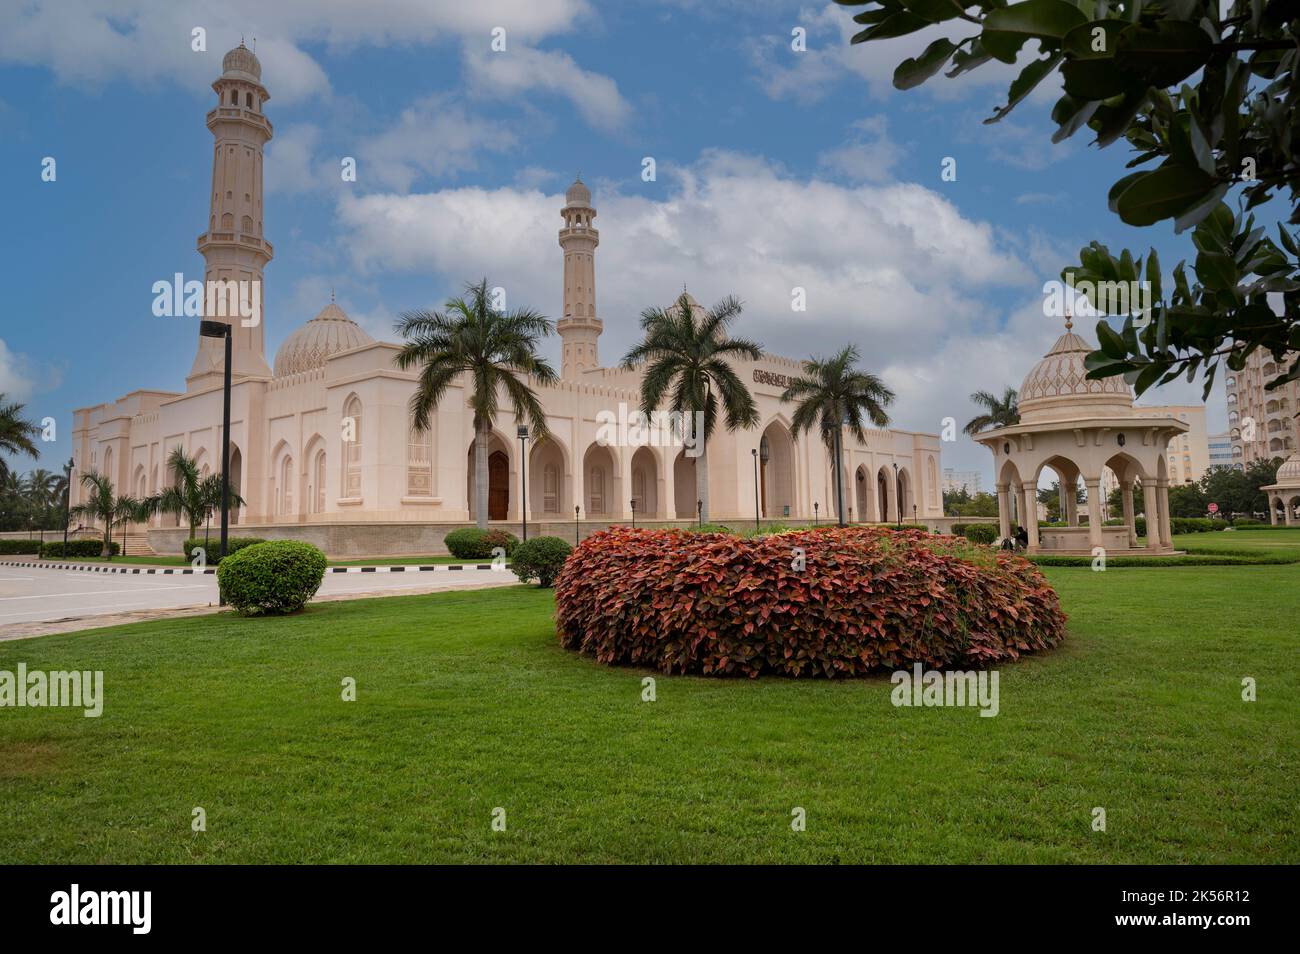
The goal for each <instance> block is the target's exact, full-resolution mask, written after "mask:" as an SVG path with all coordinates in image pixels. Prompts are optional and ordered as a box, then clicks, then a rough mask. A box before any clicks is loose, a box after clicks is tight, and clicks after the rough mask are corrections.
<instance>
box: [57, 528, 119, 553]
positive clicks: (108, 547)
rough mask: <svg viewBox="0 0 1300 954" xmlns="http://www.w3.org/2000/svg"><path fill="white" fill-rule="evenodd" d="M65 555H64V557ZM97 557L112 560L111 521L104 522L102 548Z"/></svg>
mask: <svg viewBox="0 0 1300 954" xmlns="http://www.w3.org/2000/svg"><path fill="white" fill-rule="evenodd" d="M66 555H67V554H64V556H66ZM99 555H100V556H101V557H107V558H108V559H110V560H111V559H113V521H112V520H108V519H105V520H104V546H103V547H102V548H101V549H100V551H99Z"/></svg>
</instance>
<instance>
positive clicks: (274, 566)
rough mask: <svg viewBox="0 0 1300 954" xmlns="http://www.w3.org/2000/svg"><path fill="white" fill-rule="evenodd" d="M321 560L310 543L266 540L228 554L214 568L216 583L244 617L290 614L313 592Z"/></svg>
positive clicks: (320, 572) (317, 584) (321, 573)
mask: <svg viewBox="0 0 1300 954" xmlns="http://www.w3.org/2000/svg"><path fill="white" fill-rule="evenodd" d="M325 562H326V561H325V554H323V553H321V552H320V550H318V549H317V548H316V547H314V546H312V545H311V544H310V543H300V542H298V541H297V540H270V541H268V542H266V543H256V544H253V545H252V546H248V547H244V548H243V549H242V550H240V551H238V552H237V553H231V554H228V555H227V556H226V558H225V559H224V560H222V561H221V565H220V566H218V567H217V585H218V586H219V587H220V588H221V596H222V597H223V598H224V599H225V601H226V602H227V603H229V604H230V605H231V606H233V607H234V608H235V609H237V610H239V611H240V612H241V613H243V614H245V615H246V616H253V615H256V614H259V613H262V614H267V615H273V614H278V613H293V612H296V611H297V610H300V609H302V608H303V606H304V605H306V603H307V601H308V600H309V599H311V598H312V597H313V596H315V595H316V590H318V589H319V588H320V584H321V580H323V579H324V578H325Z"/></svg>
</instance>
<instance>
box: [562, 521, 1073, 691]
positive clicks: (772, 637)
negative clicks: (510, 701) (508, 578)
mask: <svg viewBox="0 0 1300 954" xmlns="http://www.w3.org/2000/svg"><path fill="white" fill-rule="evenodd" d="M801 557H802V563H801V562H800V558H801ZM801 566H802V568H800V567H801ZM555 598H556V608H557V616H556V620H557V627H558V631H559V637H560V643H561V645H563V646H565V647H566V648H569V649H576V650H578V651H579V652H583V653H587V654H589V655H592V656H595V658H596V659H597V660H599V661H600V662H603V663H610V664H627V665H635V666H651V667H654V668H656V669H660V670H663V671H664V672H667V673H686V672H690V673H704V674H709V675H746V676H759V675H761V674H763V673H777V674H781V675H788V676H827V677H834V676H855V675H861V674H863V673H869V672H872V671H873V670H877V669H894V668H898V667H900V666H910V665H912V664H913V663H917V662H919V663H922V664H924V665H925V666H927V667H930V668H984V667H987V666H989V665H992V664H996V663H999V662H1003V661H1005V660H1011V659H1015V658H1017V657H1018V656H1020V654H1021V653H1031V652H1036V651H1039V650H1043V649H1050V648H1052V647H1053V646H1055V645H1056V644H1057V643H1059V642H1060V641H1061V639H1062V638H1064V636H1065V614H1064V613H1063V612H1062V611H1061V606H1060V601H1059V600H1058V599H1057V596H1056V591H1055V590H1053V589H1052V588H1051V587H1050V586H1049V585H1048V584H1047V581H1046V580H1045V579H1044V578H1043V576H1042V574H1041V573H1040V572H1039V571H1038V568H1037V567H1035V566H1034V565H1033V564H1032V563H1030V562H1029V561H1027V560H1024V559H1022V558H1021V557H1018V556H1015V555H1013V554H1010V553H1006V552H1001V551H995V550H993V549H991V548H989V547H983V546H978V545H976V544H972V543H970V542H969V541H966V540H962V539H960V538H957V537H950V536H935V535H931V534H928V533H926V532H925V531H924V530H919V529H912V530H891V529H888V528H884V527H849V528H845V529H839V528H831V529H810V530H798V531H794V532H790V533H783V534H778V535H772V536H767V537H762V538H758V539H741V538H739V537H735V536H731V535H729V534H721V533H709V534H693V533H687V532H685V531H681V530H632V529H628V528H615V529H611V530H605V531H601V532H599V533H596V534H593V535H592V536H590V537H588V538H587V539H586V540H584V541H583V543H582V545H581V546H579V547H578V548H577V549H575V550H574V551H573V554H572V555H571V556H570V557H569V559H568V561H567V562H566V563H565V565H564V569H563V570H562V571H561V572H560V575H559V578H558V579H557V581H556V584H555Z"/></svg>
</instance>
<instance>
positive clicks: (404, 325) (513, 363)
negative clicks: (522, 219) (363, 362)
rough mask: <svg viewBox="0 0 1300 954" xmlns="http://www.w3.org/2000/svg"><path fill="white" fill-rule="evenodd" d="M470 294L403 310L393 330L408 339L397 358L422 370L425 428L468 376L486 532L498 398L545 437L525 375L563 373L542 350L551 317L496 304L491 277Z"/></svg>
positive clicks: (419, 396)
mask: <svg viewBox="0 0 1300 954" xmlns="http://www.w3.org/2000/svg"><path fill="white" fill-rule="evenodd" d="M465 292H466V294H465V295H463V296H461V297H459V298H449V299H448V300H447V302H446V303H445V304H444V305H443V309H444V310H443V311H427V310H424V309H420V310H417V311H407V312H403V313H402V314H401V315H400V316H399V318H398V320H397V323H396V325H395V328H396V331H397V333H398V334H400V335H401V336H402V337H403V338H405V339H406V343H405V344H403V345H402V349H401V350H400V351H399V352H398V353H397V357H396V358H395V359H394V360H395V362H396V364H397V366H398V367H399V368H401V369H402V370H403V371H406V370H409V369H410V368H418V369H419V377H418V378H417V383H416V389H415V394H414V395H412V397H411V417H412V419H413V423H414V426H415V430H416V431H417V432H419V433H423V432H425V431H427V430H428V429H429V424H430V419H431V417H432V415H433V414H434V412H435V411H437V409H438V405H439V404H440V403H441V402H442V399H443V397H444V396H446V393H447V388H448V387H450V386H451V384H452V382H454V381H455V380H456V379H457V378H458V377H459V376H460V375H462V374H465V375H468V376H469V379H470V397H469V404H470V407H471V408H472V409H473V411H474V500H475V506H476V510H477V512H476V514H475V518H476V522H477V523H478V526H479V527H480V528H483V529H485V528H486V527H487V521H488V444H489V442H490V440H491V436H492V425H493V423H494V422H495V421H496V416H497V412H498V410H499V409H500V406H499V402H498V396H499V394H500V393H501V392H505V395H506V398H507V400H508V401H509V402H510V406H511V407H512V408H513V410H514V414H515V418H516V420H519V421H524V420H527V421H528V424H529V426H530V427H531V429H532V434H533V437H534V438H536V439H537V440H544V439H545V438H546V437H547V436H548V435H549V433H550V431H549V430H548V428H547V426H546V413H545V411H544V410H543V409H542V402H541V401H539V400H538V398H537V394H536V392H534V391H533V389H532V388H531V387H530V386H529V384H528V382H527V381H526V380H525V376H531V377H532V380H533V382H534V383H536V384H542V385H546V384H553V383H554V382H556V381H557V380H559V375H558V374H556V373H555V369H554V368H552V367H551V366H550V365H549V364H548V363H547V362H546V360H545V359H544V358H542V357H541V356H540V355H538V353H537V345H538V342H539V341H540V340H541V339H542V338H545V337H546V336H547V335H549V334H550V333H551V332H552V331H553V330H554V326H553V325H552V324H551V321H550V319H548V318H547V317H545V316H544V315H542V314H540V313H538V312H536V311H533V310H532V309H531V308H517V309H515V310H514V311H499V310H497V309H495V308H493V307H492V303H491V300H490V297H489V292H488V283H487V279H486V278H484V279H483V280H482V281H481V282H479V283H478V284H477V285H474V284H470V285H466V286H465Z"/></svg>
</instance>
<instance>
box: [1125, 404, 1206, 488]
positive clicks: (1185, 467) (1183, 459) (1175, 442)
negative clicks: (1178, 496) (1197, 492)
mask: <svg viewBox="0 0 1300 954" xmlns="http://www.w3.org/2000/svg"><path fill="white" fill-rule="evenodd" d="M1133 413H1134V414H1136V415H1137V416H1138V417H1173V418H1177V419H1178V420H1180V421H1182V422H1183V423H1185V424H1186V425H1187V430H1185V431H1183V433H1181V434H1176V435H1175V436H1174V437H1172V438H1170V440H1169V447H1168V449H1167V450H1166V451H1165V463H1167V464H1168V465H1169V482H1170V483H1171V484H1194V483H1196V481H1198V480H1200V479H1201V475H1202V474H1204V473H1205V472H1206V470H1208V469H1209V466H1210V442H1209V435H1208V434H1207V433H1206V430H1205V405H1204V404H1162V405H1160V406H1147V407H1144V406H1142V405H1134V406H1133Z"/></svg>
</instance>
